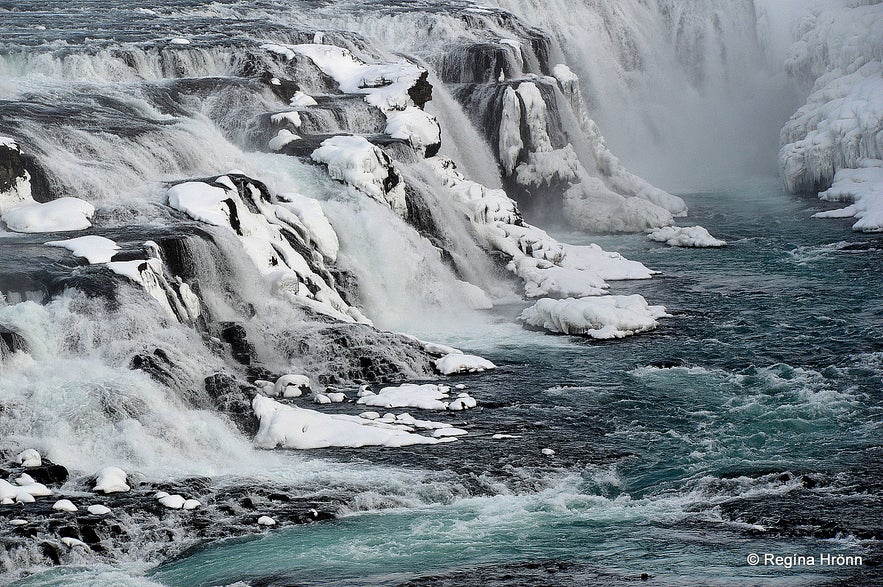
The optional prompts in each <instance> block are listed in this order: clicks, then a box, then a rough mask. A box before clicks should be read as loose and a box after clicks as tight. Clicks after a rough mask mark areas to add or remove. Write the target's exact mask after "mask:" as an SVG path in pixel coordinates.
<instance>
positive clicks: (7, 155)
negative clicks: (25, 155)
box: [0, 144, 29, 192]
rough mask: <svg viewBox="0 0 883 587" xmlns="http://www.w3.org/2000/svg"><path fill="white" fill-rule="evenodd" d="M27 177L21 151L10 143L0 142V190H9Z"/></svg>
mask: <svg viewBox="0 0 883 587" xmlns="http://www.w3.org/2000/svg"><path fill="white" fill-rule="evenodd" d="M28 177H29V174H28V172H27V170H26V169H25V164H24V161H23V160H22V157H21V152H20V151H19V150H18V149H17V148H14V147H12V146H10V145H4V144H0V192H6V191H9V190H11V189H12V188H14V187H15V186H16V184H18V183H19V182H20V181H21V180H23V179H27V178H28Z"/></svg>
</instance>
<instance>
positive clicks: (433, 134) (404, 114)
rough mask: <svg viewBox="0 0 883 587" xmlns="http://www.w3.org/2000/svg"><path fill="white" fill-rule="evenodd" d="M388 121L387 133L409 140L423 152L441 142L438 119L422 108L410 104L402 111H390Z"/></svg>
mask: <svg viewBox="0 0 883 587" xmlns="http://www.w3.org/2000/svg"><path fill="white" fill-rule="evenodd" d="M386 121H387V122H386V130H385V131H384V132H386V134H388V135H389V136H391V137H392V138H394V139H403V140H406V141H408V142H409V143H411V146H412V147H414V149H415V150H417V151H418V152H419V153H421V154H425V153H426V148H427V147H429V146H431V145H438V144H440V143H441V127H440V126H439V124H438V120H436V118H435V117H434V116H432V115H431V114H429V113H427V112H425V111H423V110H422V109H420V108H417V107H415V106H408V107H407V108H405V109H404V110H402V111H401V112H399V111H393V112H390V113H388V114H387V117H386Z"/></svg>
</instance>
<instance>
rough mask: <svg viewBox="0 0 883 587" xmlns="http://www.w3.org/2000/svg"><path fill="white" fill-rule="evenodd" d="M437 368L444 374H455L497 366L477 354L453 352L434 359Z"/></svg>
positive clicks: (474, 371)
mask: <svg viewBox="0 0 883 587" xmlns="http://www.w3.org/2000/svg"><path fill="white" fill-rule="evenodd" d="M434 364H435V368H436V369H438V370H439V372H440V373H442V374H443V375H453V374H456V373H479V372H481V371H489V370H491V369H496V368H497V366H496V365H494V364H493V363H491V362H490V361H488V360H487V359H483V358H482V357H477V356H475V355H464V354H458V353H452V354H449V355H445V356H443V357H441V358H440V359H436V360H435V361H434Z"/></svg>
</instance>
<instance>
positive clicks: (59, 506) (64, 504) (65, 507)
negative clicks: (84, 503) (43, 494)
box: [52, 499, 79, 512]
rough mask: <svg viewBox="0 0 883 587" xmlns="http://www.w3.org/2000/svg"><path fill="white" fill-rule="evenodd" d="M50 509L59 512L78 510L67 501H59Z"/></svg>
mask: <svg viewBox="0 0 883 587" xmlns="http://www.w3.org/2000/svg"><path fill="white" fill-rule="evenodd" d="M52 509H54V510H58V511H60V512H75V511H77V510H78V509H79V508H77V506H75V505H74V504H73V502H72V501H71V500H69V499H59V500H58V501H56V502H55V504H53V506H52Z"/></svg>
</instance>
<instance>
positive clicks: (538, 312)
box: [519, 294, 667, 339]
mask: <svg viewBox="0 0 883 587" xmlns="http://www.w3.org/2000/svg"><path fill="white" fill-rule="evenodd" d="M666 315H667V314H666V313H665V308H664V307H663V306H651V305H649V304H648V303H647V301H646V300H645V299H644V298H643V296H640V295H637V294H635V295H630V296H621V295H616V296H601V297H594V298H581V299H574V298H568V299H566V300H552V299H542V300H540V301H538V302H537V303H536V304H534V305H533V306H531V307H529V308H527V309H525V310H524V311H523V312H522V313H521V316H520V317H519V319H520V320H522V321H524V322H525V323H526V324H529V325H531V326H536V327H538V328H543V329H545V330H548V331H550V332H558V333H562V334H578V335H581V336H587V337H590V338H596V339H608V338H623V337H625V336H630V335H632V334H637V333H639V332H645V331H647V330H653V329H654V328H656V326H657V325H658V323H657V319H658V318H661V317H663V316H666Z"/></svg>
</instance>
